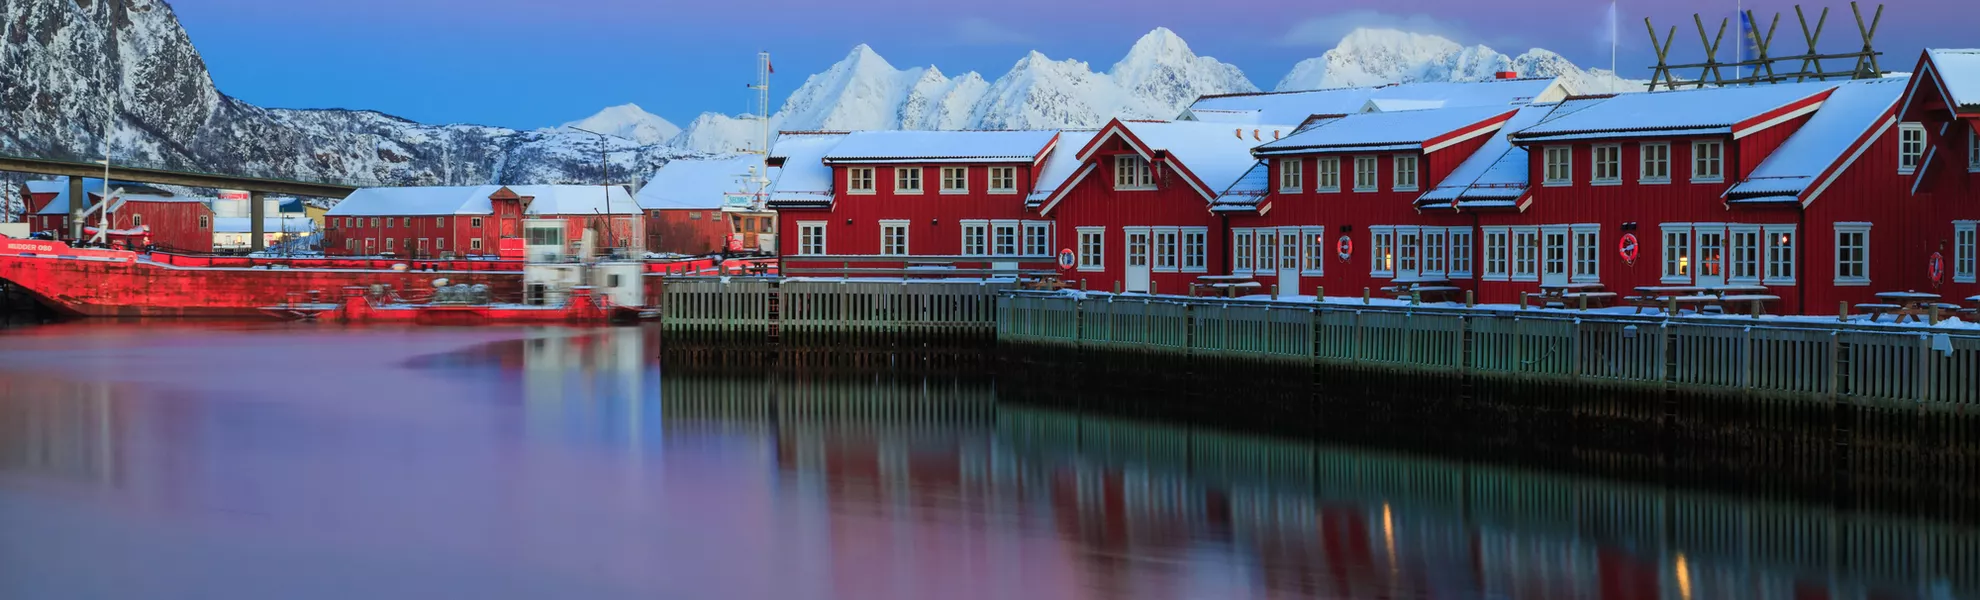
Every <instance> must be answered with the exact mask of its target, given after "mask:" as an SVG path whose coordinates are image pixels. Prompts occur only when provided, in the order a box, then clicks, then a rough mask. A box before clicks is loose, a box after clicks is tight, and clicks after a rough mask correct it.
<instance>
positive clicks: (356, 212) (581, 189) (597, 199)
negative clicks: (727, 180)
mask: <svg viewBox="0 0 1980 600" xmlns="http://www.w3.org/2000/svg"><path fill="white" fill-rule="evenodd" d="M640 220H641V212H640V210H639V207H638V205H636V204H634V203H633V200H632V196H631V195H630V194H628V193H626V190H625V188H622V187H619V186H595V185H592V186H587V185H518V186H499V185H484V186H467V187H405V188H365V189H361V190H358V191H357V192H355V193H353V194H351V196H350V197H348V198H345V199H344V200H343V201H342V202H339V203H338V204H337V206H335V207H333V208H331V209H330V211H329V212H328V213H325V215H324V225H325V232H324V242H323V247H324V252H325V253H326V254H329V255H332V256H376V255H382V254H391V255H394V256H408V257H415V258H426V257H431V258H442V257H450V256H491V257H492V256H495V255H496V253H497V248H498V247H499V242H500V240H502V239H503V238H523V237H526V236H528V237H527V239H526V240H525V242H526V243H527V244H528V245H530V246H533V247H540V248H549V249H559V250H558V251H559V252H561V253H564V254H569V253H574V252H575V251H576V250H577V246H578V244H579V243H580V241H581V240H582V237H583V233H584V232H585V231H590V232H592V234H593V238H592V239H593V244H594V247H595V248H596V249H597V250H596V252H597V253H598V254H608V253H611V252H613V249H615V248H617V249H623V250H624V251H627V252H632V251H636V250H637V247H638V246H639V245H640V243H639V242H640V239H641V237H642V235H643V234H642V230H643V227H642V223H641V222H640Z"/></svg>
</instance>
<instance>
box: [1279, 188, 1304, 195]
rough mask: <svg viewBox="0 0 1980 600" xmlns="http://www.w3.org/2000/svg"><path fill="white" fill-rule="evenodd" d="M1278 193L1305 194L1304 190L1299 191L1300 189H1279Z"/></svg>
mask: <svg viewBox="0 0 1980 600" xmlns="http://www.w3.org/2000/svg"><path fill="white" fill-rule="evenodd" d="M1279 193H1281V194H1304V193H1306V190H1304V189H1300V188H1279Z"/></svg>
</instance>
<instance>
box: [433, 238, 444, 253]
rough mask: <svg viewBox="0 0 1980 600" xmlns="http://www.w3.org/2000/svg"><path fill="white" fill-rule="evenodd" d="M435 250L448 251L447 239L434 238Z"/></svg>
mask: <svg viewBox="0 0 1980 600" xmlns="http://www.w3.org/2000/svg"><path fill="white" fill-rule="evenodd" d="M433 249H434V250H438V251H444V250H446V249H447V238H443V237H441V238H433Z"/></svg>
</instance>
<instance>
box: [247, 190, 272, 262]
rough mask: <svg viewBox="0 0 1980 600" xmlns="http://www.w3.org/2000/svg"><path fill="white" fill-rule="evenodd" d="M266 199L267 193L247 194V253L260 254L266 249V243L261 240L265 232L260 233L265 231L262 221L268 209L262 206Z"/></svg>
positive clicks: (264, 240)
mask: <svg viewBox="0 0 1980 600" xmlns="http://www.w3.org/2000/svg"><path fill="white" fill-rule="evenodd" d="M267 199H268V192H248V251H249V252H260V251H262V250H266V249H267V246H268V241H267V240H266V239H263V238H262V236H263V235H265V234H266V232H265V231H262V230H263V229H266V226H265V225H266V224H265V223H263V222H262V220H263V218H264V217H266V216H267V213H268V207H266V206H264V204H265V201H266V200H267Z"/></svg>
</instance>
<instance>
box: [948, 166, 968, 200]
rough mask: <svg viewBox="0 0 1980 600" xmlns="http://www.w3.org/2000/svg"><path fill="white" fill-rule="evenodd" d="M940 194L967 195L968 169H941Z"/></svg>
mask: <svg viewBox="0 0 1980 600" xmlns="http://www.w3.org/2000/svg"><path fill="white" fill-rule="evenodd" d="M942 193H944V194H967V193H969V167H942Z"/></svg>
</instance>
